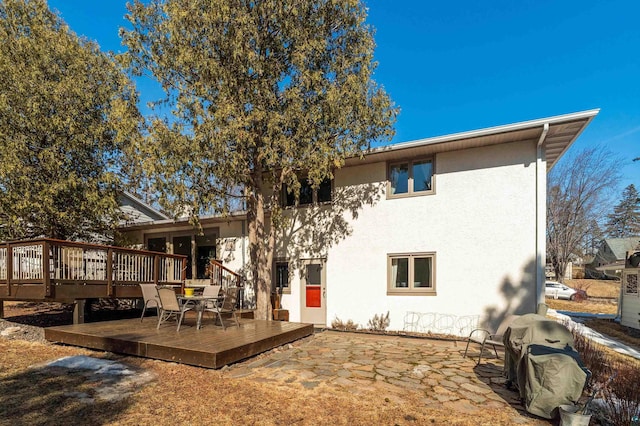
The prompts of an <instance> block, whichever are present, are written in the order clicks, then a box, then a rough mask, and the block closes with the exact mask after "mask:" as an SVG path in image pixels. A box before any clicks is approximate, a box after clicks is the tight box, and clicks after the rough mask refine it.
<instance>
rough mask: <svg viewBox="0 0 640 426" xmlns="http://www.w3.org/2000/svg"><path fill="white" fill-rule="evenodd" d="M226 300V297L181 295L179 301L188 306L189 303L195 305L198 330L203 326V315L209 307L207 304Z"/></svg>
mask: <svg viewBox="0 0 640 426" xmlns="http://www.w3.org/2000/svg"><path fill="white" fill-rule="evenodd" d="M222 299H224V296H185V295H179V296H178V300H180V302H181V303H183V304H185V305H188V304H189V303H193V306H194V307H195V310H196V312H197V313H198V319H197V321H196V327H197V328H198V330H199V329H200V327H201V326H202V313H203V312H204V308H205V306H206V305H207V302H214V303H215V302H217V301H218V300H222Z"/></svg>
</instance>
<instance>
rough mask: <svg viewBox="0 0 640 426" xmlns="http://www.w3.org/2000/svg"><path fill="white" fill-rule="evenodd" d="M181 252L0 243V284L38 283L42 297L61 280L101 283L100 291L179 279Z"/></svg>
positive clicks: (47, 242) (34, 242)
mask: <svg viewBox="0 0 640 426" xmlns="http://www.w3.org/2000/svg"><path fill="white" fill-rule="evenodd" d="M185 270H186V257H185V256H181V255H174V254H166V253H156V252H150V251H144V250H134V249H128V248H123V247H114V246H106V245H99V244H89V243H79V242H71V241H62V240H54V239H48V238H43V239H37V240H29V241H16V242H10V243H4V244H0V286H6V290H7V291H6V293H5V294H6V295H9V296H11V295H12V294H13V292H12V291H11V286H12V285H20V284H25V285H27V284H32V285H33V284H36V285H37V284H41V285H43V286H44V288H45V294H44V296H45V297H46V296H51V293H52V291H51V287H52V286H55V285H63V284H82V285H90V284H96V285H98V284H102V285H106V287H107V294H106V295H105V296H112V295H113V294H114V292H113V288H114V287H115V286H133V285H137V284H140V283H154V284H169V285H171V284H173V285H175V284H182V283H183V282H184V279H185ZM0 297H2V294H0Z"/></svg>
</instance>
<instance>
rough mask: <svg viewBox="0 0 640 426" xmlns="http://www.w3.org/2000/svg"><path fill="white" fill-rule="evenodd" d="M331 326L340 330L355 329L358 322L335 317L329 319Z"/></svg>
mask: <svg viewBox="0 0 640 426" xmlns="http://www.w3.org/2000/svg"><path fill="white" fill-rule="evenodd" d="M331 328H335V329H336V330H342V331H356V330H357V329H358V324H356V323H354V322H353V321H351V320H347V322H343V321H342V320H341V319H340V318H338V317H335V319H334V320H333V321H331Z"/></svg>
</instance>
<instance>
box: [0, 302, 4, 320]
mask: <svg viewBox="0 0 640 426" xmlns="http://www.w3.org/2000/svg"><path fill="white" fill-rule="evenodd" d="M2 318H4V299H0V319H2Z"/></svg>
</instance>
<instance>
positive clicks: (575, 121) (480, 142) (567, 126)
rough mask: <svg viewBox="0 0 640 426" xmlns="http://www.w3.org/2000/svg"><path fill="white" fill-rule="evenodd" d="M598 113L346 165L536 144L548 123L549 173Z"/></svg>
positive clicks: (378, 153) (409, 147)
mask: <svg viewBox="0 0 640 426" xmlns="http://www.w3.org/2000/svg"><path fill="white" fill-rule="evenodd" d="M599 111H600V110H599V109H593V110H588V111H582V112H577V113H573V114H565V115H558V116H554V117H548V118H541V119H538V120H532V121H523V122H520V123H515V124H508V125H505V126H497V127H489V128H486V129H480V130H473V131H470V132H463V133H455V134H451V135H445V136H437V137H434V138H428V139H420V140H417V141H411V142H403V143H399V144H394V145H389V146H384V147H380V148H374V149H372V150H370V151H368V152H367V153H365V155H364V158H363V159H360V158H357V157H354V158H349V159H347V161H346V166H352V165H356V164H363V163H373V162H378V161H394V160H402V159H408V158H415V157H420V156H425V155H432V154H435V153H437V152H446V151H458V150H461V149H469V148H478V147H482V146H490V145H499V144H504V143H510V142H519V141H530V142H532V143H537V142H538V140H539V139H540V136H541V134H542V131H543V129H544V125H545V124H549V132H548V133H547V136H546V138H545V139H544V142H543V147H544V149H545V159H546V162H547V170H549V169H551V168H552V167H553V166H554V165H555V163H556V162H557V161H558V159H559V158H560V157H561V156H562V154H564V153H565V152H566V151H567V149H569V147H570V146H571V144H572V143H573V142H574V141H575V140H576V139H577V138H578V136H579V135H580V133H582V131H583V130H584V129H585V128H586V127H587V125H589V123H590V122H591V120H593V118H594V117H595V116H596V115H597V114H598V112H599Z"/></svg>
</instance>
